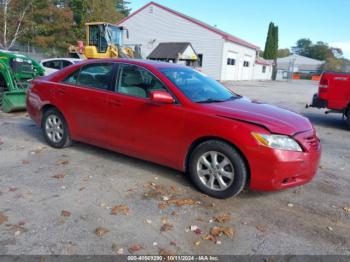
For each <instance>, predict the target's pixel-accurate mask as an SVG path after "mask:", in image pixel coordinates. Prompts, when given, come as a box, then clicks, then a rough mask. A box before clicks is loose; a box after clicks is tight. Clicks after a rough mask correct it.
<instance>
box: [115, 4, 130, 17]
mask: <svg viewBox="0 0 350 262" xmlns="http://www.w3.org/2000/svg"><path fill="white" fill-rule="evenodd" d="M114 1H115V8H116V10H117V12H119V13H120V14H122V15H123V16H124V17H126V16H128V15H129V14H130V11H131V9H130V8H128V7H127V5H128V4H130V2H129V1H124V0H114Z"/></svg>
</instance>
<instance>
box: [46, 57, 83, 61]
mask: <svg viewBox="0 0 350 262" xmlns="http://www.w3.org/2000/svg"><path fill="white" fill-rule="evenodd" d="M54 60H67V61H71V62H74V61H84V59H80V58H70V57H55V58H48V59H43V60H41V61H40V62H47V61H54Z"/></svg>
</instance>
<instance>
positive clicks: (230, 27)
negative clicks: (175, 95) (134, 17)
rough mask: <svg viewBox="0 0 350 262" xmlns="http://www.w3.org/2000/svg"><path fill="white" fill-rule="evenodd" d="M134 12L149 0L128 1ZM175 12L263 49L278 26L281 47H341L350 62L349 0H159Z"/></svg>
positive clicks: (158, 0) (158, 1)
mask: <svg viewBox="0 0 350 262" xmlns="http://www.w3.org/2000/svg"><path fill="white" fill-rule="evenodd" d="M129 1H130V2H131V3H130V5H129V6H130V7H131V8H132V11H135V10H137V9H138V8H140V7H142V6H143V5H145V4H147V3H148V2H149V0H129ZM155 2H157V3H159V4H162V5H165V6H167V7H169V8H172V9H174V10H176V11H179V12H182V13H184V14H186V15H189V16H192V17H194V18H197V19H199V20H201V21H203V22H206V23H208V24H210V25H216V26H217V27H218V28H220V29H221V30H224V31H226V32H228V33H230V34H233V35H235V36H237V37H240V38H243V39H244V40H247V41H249V42H251V43H253V44H256V45H258V46H260V47H261V48H262V49H263V48H264V45H265V39H266V33H267V28H268V25H269V22H270V21H272V22H274V23H275V24H277V25H278V26H279V37H280V41H279V47H280V48H285V47H288V48H290V47H291V46H293V45H294V44H295V42H296V41H297V40H298V39H300V38H310V39H311V40H312V41H313V42H316V41H324V42H327V43H328V44H330V45H331V46H334V47H340V48H342V50H343V52H344V56H345V57H346V58H349V59H350V0H157V1H155Z"/></svg>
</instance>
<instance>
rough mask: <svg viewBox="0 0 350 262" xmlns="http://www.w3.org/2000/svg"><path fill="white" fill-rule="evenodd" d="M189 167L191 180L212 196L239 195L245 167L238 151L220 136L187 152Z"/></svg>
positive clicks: (246, 176)
mask: <svg viewBox="0 0 350 262" xmlns="http://www.w3.org/2000/svg"><path fill="white" fill-rule="evenodd" d="M213 159H214V161H213ZM215 159H216V161H215ZM213 163H214V165H213ZM215 163H216V165H215ZM209 164H211V165H209ZM188 170H189V175H190V178H191V181H192V182H193V184H194V185H195V186H196V187H197V188H198V189H199V190H200V191H201V192H203V193H205V194H207V195H209V196H212V197H215V198H222V199H223V198H229V197H233V196H236V195H238V194H239V193H240V192H241V191H242V190H243V189H244V187H245V186H246V183H247V180H248V168H247V166H246V164H245V161H244V159H243V157H242V156H241V154H240V153H239V152H238V151H237V150H236V149H235V148H234V147H233V146H231V145H229V144H228V143H225V142H223V141H220V140H210V141H206V142H203V143H201V144H199V145H198V146H197V147H196V148H195V149H194V150H193V152H192V153H191V155H190V158H189V166H188ZM230 173H231V174H230ZM229 174H230V175H229ZM230 177H231V178H232V179H231V178H230ZM220 181H221V183H220ZM222 182H223V183H222Z"/></svg>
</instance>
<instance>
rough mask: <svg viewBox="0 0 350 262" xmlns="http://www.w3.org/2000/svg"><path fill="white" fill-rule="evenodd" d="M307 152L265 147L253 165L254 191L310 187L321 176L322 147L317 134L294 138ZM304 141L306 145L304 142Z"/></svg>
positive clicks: (260, 149) (300, 135) (251, 164)
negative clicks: (318, 174) (311, 182)
mask: <svg viewBox="0 0 350 262" xmlns="http://www.w3.org/2000/svg"><path fill="white" fill-rule="evenodd" d="M294 138H295V139H296V140H298V142H299V143H300V144H301V145H302V146H303V149H304V152H294V151H284V150H276V149H271V148H267V147H264V146H261V147H260V148H259V150H256V152H255V153H254V154H255V156H254V158H253V159H256V161H253V163H250V168H251V170H250V171H251V180H250V189H252V190H261V191H275V190H282V189H286V188H290V187H295V186H300V185H303V184H305V183H308V182H309V181H311V180H312V178H313V177H314V176H315V175H316V174H317V169H318V166H319V162H320V158H321V145H320V143H319V140H318V138H317V137H316V136H315V134H310V133H307V132H306V133H302V134H299V135H297V136H295V137H294ZM301 141H303V142H301Z"/></svg>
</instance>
